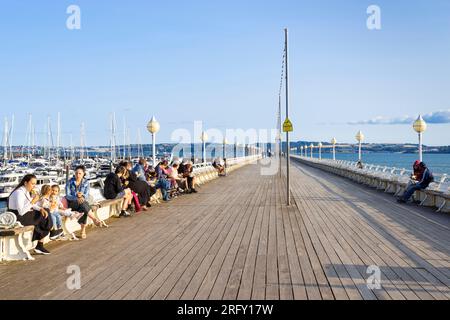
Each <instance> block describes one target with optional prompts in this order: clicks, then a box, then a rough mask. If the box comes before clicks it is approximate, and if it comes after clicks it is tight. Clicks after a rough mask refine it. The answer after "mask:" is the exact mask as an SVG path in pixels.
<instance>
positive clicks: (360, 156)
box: [356, 130, 364, 161]
mask: <svg viewBox="0 0 450 320" xmlns="http://www.w3.org/2000/svg"><path fill="white" fill-rule="evenodd" d="M363 140H364V134H363V133H362V132H361V130H360V131H358V133H357V134H356V141H358V144H359V148H358V161H361V159H362V155H361V153H362V152H361V147H362V142H363Z"/></svg>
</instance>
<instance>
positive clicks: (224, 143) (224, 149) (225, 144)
mask: <svg viewBox="0 0 450 320" xmlns="http://www.w3.org/2000/svg"><path fill="white" fill-rule="evenodd" d="M227 144H228V140H227V138H226V137H225V138H223V159H224V161H225V159H226V158H227V155H226V148H227Z"/></svg>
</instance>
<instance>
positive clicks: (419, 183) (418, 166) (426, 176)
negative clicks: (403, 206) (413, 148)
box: [397, 161, 434, 203]
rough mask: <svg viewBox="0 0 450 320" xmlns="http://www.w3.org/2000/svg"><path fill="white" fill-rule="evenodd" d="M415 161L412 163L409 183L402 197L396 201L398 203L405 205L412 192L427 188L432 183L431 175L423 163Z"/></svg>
mask: <svg viewBox="0 0 450 320" xmlns="http://www.w3.org/2000/svg"><path fill="white" fill-rule="evenodd" d="M417 162H418V161H416V162H415V163H414V173H413V175H412V176H411V179H412V180H411V182H410V183H409V184H408V186H407V187H406V190H405V192H404V193H403V196H401V197H400V198H398V199H397V201H398V202H399V203H406V202H407V201H408V200H409V199H410V198H411V196H412V195H413V194H414V192H416V191H418V190H424V189H426V188H428V186H429V185H430V183H431V182H433V181H434V177H433V173H432V172H431V170H430V169H429V168H428V167H427V166H426V164H425V163H423V162H419V163H417Z"/></svg>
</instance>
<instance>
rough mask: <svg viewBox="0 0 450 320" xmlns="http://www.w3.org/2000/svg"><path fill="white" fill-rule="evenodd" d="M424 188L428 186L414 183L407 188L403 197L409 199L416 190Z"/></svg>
mask: <svg viewBox="0 0 450 320" xmlns="http://www.w3.org/2000/svg"><path fill="white" fill-rule="evenodd" d="M423 189H426V187H425V186H423V185H421V184H420V183H412V184H410V185H409V186H408V187H407V188H406V190H405V193H404V194H403V197H402V199H403V200H405V201H408V200H409V198H411V196H412V195H413V194H414V192H416V191H417V190H423Z"/></svg>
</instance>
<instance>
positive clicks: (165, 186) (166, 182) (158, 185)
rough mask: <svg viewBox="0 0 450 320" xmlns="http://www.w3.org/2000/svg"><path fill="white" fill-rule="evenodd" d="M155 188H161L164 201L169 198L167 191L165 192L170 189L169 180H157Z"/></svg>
mask: <svg viewBox="0 0 450 320" xmlns="http://www.w3.org/2000/svg"><path fill="white" fill-rule="evenodd" d="M155 188H156V189H161V193H162V196H163V200H165V201H167V200H169V192H167V191H168V190H170V182H169V180H164V179H162V180H158V182H157V183H156V184H155Z"/></svg>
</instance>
